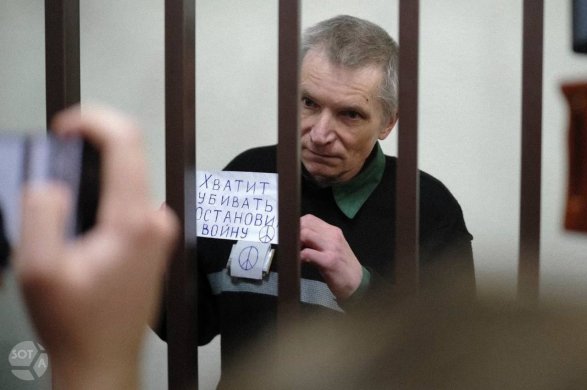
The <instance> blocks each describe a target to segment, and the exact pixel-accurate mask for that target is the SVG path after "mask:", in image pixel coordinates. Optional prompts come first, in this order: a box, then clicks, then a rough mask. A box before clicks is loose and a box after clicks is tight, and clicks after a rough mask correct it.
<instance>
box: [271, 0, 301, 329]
mask: <svg viewBox="0 0 587 390" xmlns="http://www.w3.org/2000/svg"><path fill="white" fill-rule="evenodd" d="M299 35H300V2H299V0H280V1H279V61H278V63H279V76H278V77H279V81H278V84H279V85H278V87H279V88H278V89H279V92H278V128H279V135H278V141H279V143H278V147H277V171H278V173H279V179H278V185H279V287H278V293H279V298H278V322H279V325H278V326H279V327H280V329H282V327H283V326H286V325H287V323H288V322H290V321H291V320H295V319H296V318H297V316H298V312H299V302H300V261H299V257H300V174H301V172H300V152H299V149H300V148H299V145H300V136H299V131H298V122H299V119H298V106H299V98H298V89H299V80H298V79H299V66H298V64H299V40H300V38H299Z"/></svg>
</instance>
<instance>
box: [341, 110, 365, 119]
mask: <svg viewBox="0 0 587 390" xmlns="http://www.w3.org/2000/svg"><path fill="white" fill-rule="evenodd" d="M343 115H344V116H346V117H347V118H349V119H359V118H361V117H362V116H361V114H359V113H358V112H356V111H352V110H351V111H344V112H343Z"/></svg>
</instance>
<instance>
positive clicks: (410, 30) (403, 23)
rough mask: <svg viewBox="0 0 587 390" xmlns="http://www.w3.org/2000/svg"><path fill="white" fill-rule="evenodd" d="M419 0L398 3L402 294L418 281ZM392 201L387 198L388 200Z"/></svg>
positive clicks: (398, 266) (398, 262)
mask: <svg viewBox="0 0 587 390" xmlns="http://www.w3.org/2000/svg"><path fill="white" fill-rule="evenodd" d="M419 11H420V7H419V0H400V3H399V46H400V59H399V112H400V121H399V131H398V163H397V179H396V183H397V184H396V186H397V188H398V189H399V190H398V191H396V193H397V194H396V206H395V208H396V237H395V248H396V249H395V251H396V253H395V265H394V272H395V284H396V286H397V287H398V291H400V292H402V293H413V292H415V291H417V289H418V284H419V271H418V268H419V265H418V239H419V231H418V226H419V198H420V194H419V192H420V191H419V180H418V47H419V19H420V18H419ZM392 201H393V200H391V199H390V202H392Z"/></svg>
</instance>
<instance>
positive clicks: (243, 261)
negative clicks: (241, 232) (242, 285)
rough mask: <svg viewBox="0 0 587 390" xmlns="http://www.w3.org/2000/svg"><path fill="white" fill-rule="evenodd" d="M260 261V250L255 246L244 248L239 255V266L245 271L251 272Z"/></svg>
mask: <svg viewBox="0 0 587 390" xmlns="http://www.w3.org/2000/svg"><path fill="white" fill-rule="evenodd" d="M258 260H259V250H258V249H257V248H255V247H254V246H248V247H246V248H244V249H243V250H242V251H241V253H240V254H239V255H238V265H240V267H241V269H242V270H243V271H250V270H252V269H253V267H254V266H255V264H257V261H258Z"/></svg>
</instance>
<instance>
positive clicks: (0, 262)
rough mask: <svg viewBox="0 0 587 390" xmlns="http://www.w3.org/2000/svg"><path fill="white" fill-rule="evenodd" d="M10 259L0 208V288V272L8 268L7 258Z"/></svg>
mask: <svg viewBox="0 0 587 390" xmlns="http://www.w3.org/2000/svg"><path fill="white" fill-rule="evenodd" d="M9 257H10V244H9V242H8V238H7V237H6V230H5V229H4V216H3V215H2V208H0V286H2V271H3V270H4V269H5V268H6V267H7V266H8V258H9Z"/></svg>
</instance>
